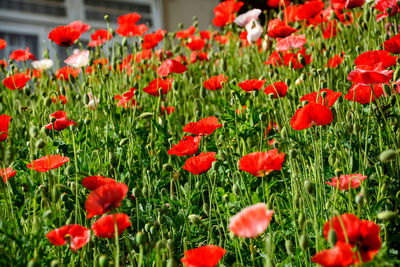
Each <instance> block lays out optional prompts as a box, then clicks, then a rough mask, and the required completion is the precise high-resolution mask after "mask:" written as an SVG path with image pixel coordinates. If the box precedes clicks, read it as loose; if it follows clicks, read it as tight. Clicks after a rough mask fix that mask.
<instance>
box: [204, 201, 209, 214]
mask: <svg viewBox="0 0 400 267" xmlns="http://www.w3.org/2000/svg"><path fill="white" fill-rule="evenodd" d="M203 212H204V214H205V215H207V216H209V215H210V205H208V203H204V204H203Z"/></svg>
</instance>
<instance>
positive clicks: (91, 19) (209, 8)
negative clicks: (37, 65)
mask: <svg viewBox="0 0 400 267" xmlns="http://www.w3.org/2000/svg"><path fill="white" fill-rule="evenodd" d="M218 2H219V1H218V0H0V38H2V39H5V40H6V41H7V47H6V48H5V49H3V50H0V59H1V58H8V56H9V55H10V53H11V52H12V51H13V50H15V49H24V48H25V47H29V48H30V51H31V52H32V53H34V55H35V56H36V57H37V58H41V55H40V51H41V50H42V49H43V48H44V44H45V42H47V45H49V43H48V38H47V36H48V33H49V32H50V31H51V30H52V29H53V28H55V27H57V26H60V25H66V24H68V23H70V22H71V21H74V20H81V21H82V22H84V23H87V24H89V25H91V26H92V29H100V28H106V22H105V20H104V15H105V14H108V15H109V16H110V22H111V28H113V29H116V28H117V24H116V22H117V18H118V16H120V15H124V14H127V13H132V12H137V13H138V14H140V15H141V16H142V18H141V21H139V23H146V24H147V25H148V26H149V28H150V29H149V31H148V32H151V31H155V30H157V29H159V28H162V29H166V30H168V31H175V30H177V29H178V23H180V22H181V23H183V24H184V26H185V27H188V26H190V25H191V23H192V18H193V16H197V17H198V19H199V25H200V27H201V28H202V29H206V28H208V25H210V24H211V22H212V19H213V8H214V7H215V6H216V5H217V4H218ZM89 38H90V33H86V34H85V35H83V36H82V37H81V38H80V40H81V41H83V43H86V42H88V40H89Z"/></svg>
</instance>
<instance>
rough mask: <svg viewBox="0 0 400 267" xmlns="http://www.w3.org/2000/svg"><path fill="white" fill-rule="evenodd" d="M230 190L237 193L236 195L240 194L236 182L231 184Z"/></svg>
mask: <svg viewBox="0 0 400 267" xmlns="http://www.w3.org/2000/svg"><path fill="white" fill-rule="evenodd" d="M232 192H233V193H234V194H235V195H237V196H239V195H240V188H239V186H238V185H237V184H236V183H235V184H233V186H232Z"/></svg>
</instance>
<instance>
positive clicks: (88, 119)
mask: <svg viewBox="0 0 400 267" xmlns="http://www.w3.org/2000/svg"><path fill="white" fill-rule="evenodd" d="M91 122H92V119H91V118H86V119H84V121H83V123H84V124H85V125H89V124H90V123H91Z"/></svg>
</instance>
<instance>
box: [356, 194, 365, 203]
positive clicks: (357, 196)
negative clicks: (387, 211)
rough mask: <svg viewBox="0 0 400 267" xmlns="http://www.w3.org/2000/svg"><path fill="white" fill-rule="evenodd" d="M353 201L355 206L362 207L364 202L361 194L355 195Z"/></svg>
mask: <svg viewBox="0 0 400 267" xmlns="http://www.w3.org/2000/svg"><path fill="white" fill-rule="evenodd" d="M355 201H356V203H357V205H362V204H363V201H364V195H363V194H362V193H359V194H357V195H356V197H355Z"/></svg>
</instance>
